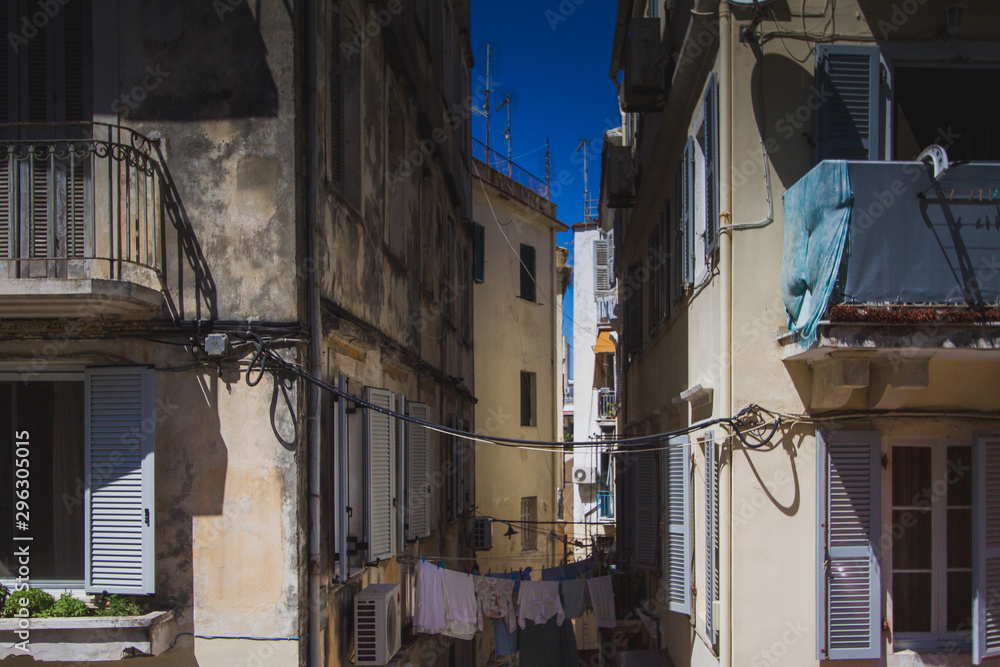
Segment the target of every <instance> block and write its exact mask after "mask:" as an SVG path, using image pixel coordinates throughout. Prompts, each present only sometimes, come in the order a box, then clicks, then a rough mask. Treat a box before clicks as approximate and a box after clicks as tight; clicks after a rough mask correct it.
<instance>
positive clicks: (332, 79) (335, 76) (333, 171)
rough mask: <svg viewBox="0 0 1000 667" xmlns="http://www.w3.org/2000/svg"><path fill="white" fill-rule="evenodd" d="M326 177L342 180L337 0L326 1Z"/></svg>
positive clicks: (341, 68)
mask: <svg viewBox="0 0 1000 667" xmlns="http://www.w3.org/2000/svg"><path fill="white" fill-rule="evenodd" d="M327 7H328V8H329V9H328V11H327V21H328V23H329V24H328V26H327V35H328V36H329V38H328V40H327V42H328V43H327V99H326V103H327V111H326V120H327V126H326V130H327V178H328V179H329V181H330V182H331V183H334V184H342V183H343V178H342V172H343V168H344V154H343V153H344V63H343V59H344V56H343V54H342V52H341V49H340V46H341V42H342V41H343V34H344V18H343V16H342V14H341V11H340V1H339V0H329V3H328V5H327Z"/></svg>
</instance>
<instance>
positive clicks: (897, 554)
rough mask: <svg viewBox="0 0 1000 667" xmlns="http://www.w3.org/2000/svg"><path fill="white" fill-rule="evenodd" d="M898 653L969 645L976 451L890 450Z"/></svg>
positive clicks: (897, 446)
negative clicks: (973, 457) (951, 645)
mask: <svg viewBox="0 0 1000 667" xmlns="http://www.w3.org/2000/svg"><path fill="white" fill-rule="evenodd" d="M893 444H894V446H893V447H892V457H891V476H890V478H891V485H892V488H891V491H889V494H890V497H891V511H892V516H891V519H892V524H891V525H892V526H893V527H894V528H896V527H898V528H897V530H895V531H894V532H893V533H892V536H893V540H892V549H891V563H892V570H891V573H892V576H891V577H890V587H891V590H890V596H891V598H892V603H893V604H892V609H893V612H892V614H893V618H892V624H893V634H894V637H893V648H894V650H901V649H907V648H912V649H921V648H944V647H945V646H946V645H948V644H949V643H954V642H962V641H965V642H968V641H969V629H970V620H971V614H972V488H973V479H972V475H971V474H970V471H971V470H972V467H971V463H972V447H971V446H968V445H962V446H959V445H954V444H948V443H946V442H943V441H938V440H934V439H921V440H919V441H909V442H898V443H893Z"/></svg>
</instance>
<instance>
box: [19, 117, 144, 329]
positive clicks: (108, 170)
mask: <svg viewBox="0 0 1000 667" xmlns="http://www.w3.org/2000/svg"><path fill="white" fill-rule="evenodd" d="M162 182H163V181H162V172H161V168H160V163H159V161H158V152H157V145H156V143H155V142H153V141H151V140H149V139H147V138H146V137H144V136H142V135H140V134H138V133H136V132H133V131H132V130H129V129H127V128H122V127H117V126H110V125H104V124H97V123H93V124H91V123H87V124H83V123H75V124H62V125H55V124H4V125H0V318H53V317H117V318H129V319H143V318H150V317H152V316H154V315H155V314H157V313H158V312H159V310H160V307H161V305H162V303H163V297H162V295H161V276H162V268H163V237H162V232H163V225H162V220H163V206H162V201H161V184H162Z"/></svg>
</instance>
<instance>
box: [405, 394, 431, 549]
mask: <svg viewBox="0 0 1000 667" xmlns="http://www.w3.org/2000/svg"><path fill="white" fill-rule="evenodd" d="M406 412H407V414H408V415H410V416H411V417H413V418H415V419H420V420H422V421H425V422H430V421H431V409H430V406H429V405H427V404H426V403H415V402H414V403H407V405H406ZM432 434H433V431H431V430H429V429H427V428H425V427H423V426H419V425H417V424H412V423H411V424H407V425H406V447H405V448H404V454H405V457H406V485H405V489H406V491H405V494H406V506H405V509H406V511H405V519H404V521H405V527H406V539H408V540H417V539H422V538H425V537H427V536H428V535H430V534H431V521H430V498H431V493H432V488H431V483H430V449H431V447H430V443H431V436H432Z"/></svg>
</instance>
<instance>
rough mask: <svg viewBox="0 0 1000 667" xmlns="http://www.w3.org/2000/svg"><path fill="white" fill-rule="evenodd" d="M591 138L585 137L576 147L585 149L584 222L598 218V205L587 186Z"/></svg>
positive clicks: (578, 149)
mask: <svg viewBox="0 0 1000 667" xmlns="http://www.w3.org/2000/svg"><path fill="white" fill-rule="evenodd" d="M588 144H590V139H584V140H583V141H581V142H580V145H579V146H577V147H576V152H579V151H580V149H581V148H582V149H583V222H584V224H587V223H591V222H594V220H596V219H597V206H596V204H595V202H594V201H593V200H592V199H591V198H590V188H589V187H587V152H588V151H587V146H588Z"/></svg>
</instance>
